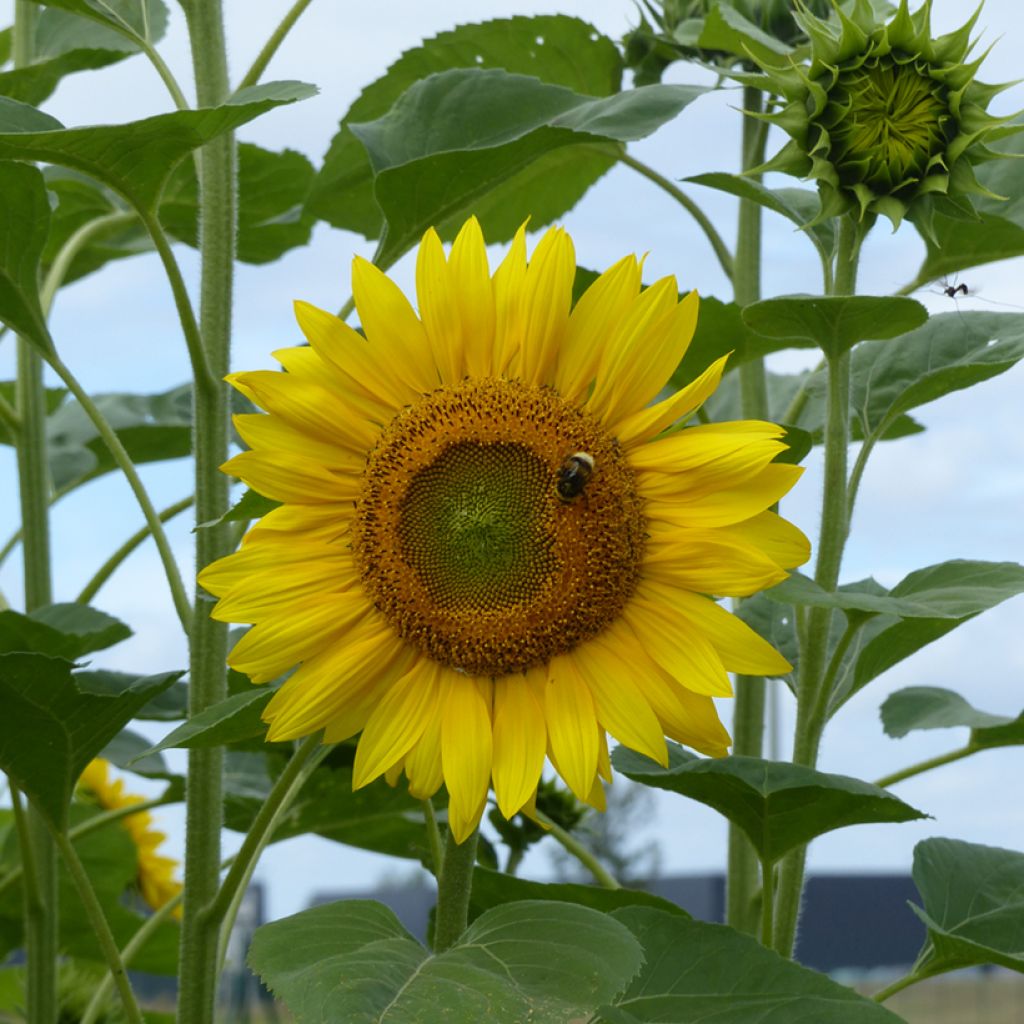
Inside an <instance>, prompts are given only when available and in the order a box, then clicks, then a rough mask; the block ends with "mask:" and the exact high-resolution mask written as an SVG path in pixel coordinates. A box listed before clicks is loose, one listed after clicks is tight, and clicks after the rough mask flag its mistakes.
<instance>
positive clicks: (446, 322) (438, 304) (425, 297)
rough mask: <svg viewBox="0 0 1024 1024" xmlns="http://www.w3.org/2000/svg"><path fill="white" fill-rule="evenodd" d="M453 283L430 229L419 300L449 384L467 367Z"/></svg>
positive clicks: (420, 264)
mask: <svg viewBox="0 0 1024 1024" xmlns="http://www.w3.org/2000/svg"><path fill="white" fill-rule="evenodd" d="M453 284H454V282H453V281H452V280H451V277H450V275H449V273H448V262H447V260H446V259H445V256H444V247H443V246H442V245H441V239H440V238H439V237H438V235H437V232H436V231H435V230H434V229H433V228H430V229H429V230H428V231H427V233H426V234H425V235H424V236H423V240H422V241H421V242H420V248H419V252H418V254H417V256H416V297H417V299H418V300H419V306H420V316H421V317H422V318H423V326H424V327H425V328H426V331H427V337H428V338H429V339H430V347H431V349H432V350H433V353H434V360H435V362H436V363H437V368H438V370H439V371H440V374H441V380H442V381H443V382H444V383H445V384H454V383H455V382H456V381H459V380H461V379H462V377H463V374H464V373H465V366H466V360H465V352H464V349H463V345H462V318H461V316H460V313H459V296H458V294H457V293H456V291H455V288H454V287H453Z"/></svg>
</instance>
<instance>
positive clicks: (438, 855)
mask: <svg viewBox="0 0 1024 1024" xmlns="http://www.w3.org/2000/svg"><path fill="white" fill-rule="evenodd" d="M421 802H422V804H423V824H424V825H425V826H426V829H427V845H428V846H429V847H430V859H431V861H432V862H433V864H432V867H433V871H434V877H435V878H440V877H441V867H442V865H443V864H444V847H443V846H442V845H441V830H440V829H439V828H438V827H437V815H436V814H434V802H433V801H432V800H431V799H430V798H429V797H428V798H427V799H426V800H423V801H421Z"/></svg>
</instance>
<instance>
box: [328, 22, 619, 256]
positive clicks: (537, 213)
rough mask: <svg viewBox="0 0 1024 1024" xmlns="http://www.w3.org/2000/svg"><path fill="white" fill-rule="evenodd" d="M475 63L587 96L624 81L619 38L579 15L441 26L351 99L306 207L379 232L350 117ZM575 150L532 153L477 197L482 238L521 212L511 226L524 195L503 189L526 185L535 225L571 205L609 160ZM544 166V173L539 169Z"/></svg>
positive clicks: (367, 171)
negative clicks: (567, 155)
mask: <svg viewBox="0 0 1024 1024" xmlns="http://www.w3.org/2000/svg"><path fill="white" fill-rule="evenodd" d="M477 67H483V68H488V67H500V68H504V69H505V70H506V71H511V72H515V73H518V74H522V75H533V76H534V77H536V78H539V79H541V81H544V82H550V83H552V84H554V85H562V86H565V87H566V88H569V89H574V90H576V91H577V92H581V93H586V94H587V95H589V96H608V95H610V94H611V93H614V92H618V91H619V88H620V85H621V80H622V58H621V57H620V56H619V52H618V49H617V47H616V46H615V44H614V43H613V42H612V40H610V39H608V38H607V37H605V36H603V35H600V34H599V33H598V32H597V31H596V30H595V29H594V28H593V26H591V25H589V24H587V22H585V21H580V20H579V19H577V18H570V17H566V16H564V15H553V16H552V15H540V16H538V17H533V18H524V17H515V18H499V19H494V20H492V21H485V22H482V23H480V24H469V25H459V26H457V27H456V28H454V29H452V30H451V31H449V32H441V33H440V34H438V35H436V36H434V37H432V38H430V39H427V40H424V42H423V43H422V44H421V45H420V46H417V47H414V48H413V49H411V50H407V51H406V52H405V53H403V54H402V56H401V57H400V58H399V59H398V60H397V61H395V63H394V64H392V65H391V67H389V68H388V70H387V73H386V74H385V75H383V76H382V77H381V78H378V79H377V81H375V82H373V83H371V84H370V85H368V86H367V87H366V88H365V89H364V90H363V92H362V93H361V94H360V96H359V97H358V99H357V100H356V101H355V103H353V104H352V106H351V107H350V108H349V110H348V112H347V113H346V114H345V116H344V117H343V118H342V120H341V126H340V130H339V132H338V134H337V135H335V137H334V138H333V140H332V141H331V146H330V149H329V150H328V151H327V155H326V156H325V157H324V163H323V167H322V168H321V169H320V172H319V174H318V175H317V179H316V181H315V183H314V186H313V190H312V193H311V195H310V200H309V208H310V210H311V211H312V213H313V214H314V215H315V216H317V217H320V218H321V219H323V220H326V221H327V222H328V223H329V224H332V225H333V226H334V227H337V228H347V229H349V230H352V231H358V232H360V233H361V234H363V235H365V236H366V237H367V238H377V237H379V236H380V233H381V231H382V230H383V227H384V218H383V215H382V214H381V210H380V207H379V206H378V205H377V201H376V199H375V198H374V193H373V170H372V169H371V167H370V162H369V159H368V158H367V155H366V150H365V149H364V148H363V147H362V145H361V144H360V143H359V142H358V141H357V139H356V137H355V136H354V135H353V134H352V131H351V130H350V128H349V124H350V123H351V122H353V121H370V120H372V119H374V118H377V117H381V116H382V115H384V114H386V113H387V111H388V110H389V109H390V108H391V107H392V105H393V104H394V103H395V101H396V100H397V99H398V98H399V97H400V96H401V95H402V93H403V92H405V91H406V89H408V88H409V87H410V86H412V85H413V84H414V83H415V82H417V81H419V80H420V79H421V78H425V77H427V75H431V74H434V73H436V72H438V71H444V70H446V69H450V68H477ZM572 155H573V157H574V159H573V160H572V162H571V164H570V165H567V164H566V161H565V160H564V159H563V157H562V154H552V157H551V158H549V160H550V161H557V162H558V165H557V166H555V165H554V164H553V163H550V162H549V161H548V160H544V159H542V160H540V161H538V162H537V164H535V165H533V166H534V168H537V169H538V170H539V172H540V173H538V171H535V170H533V169H532V168H527V169H526V170H524V171H523V172H522V176H514V177H513V178H512V179H510V180H509V181H508V182H507V183H506V185H505V186H503V187H501V188H499V189H497V190H496V191H495V193H493V194H492V197H491V201H488V200H487V199H485V200H483V201H482V203H481V205H480V207H479V208H478V210H477V213H478V215H479V216H480V218H481V223H482V224H483V228H484V233H485V234H486V236H487V238H489V239H490V240H491V241H493V242H499V241H507V240H508V239H509V238H511V237H512V233H513V232H514V231H515V229H516V228H517V227H518V226H519V224H520V223H521V221H522V219H523V218H522V217H520V218H519V220H518V221H516V222H515V223H514V224H513V225H512V226H511V229H509V227H508V226H507V224H508V221H509V217H508V214H509V210H510V208H511V207H514V208H515V210H516V212H518V211H519V209H520V207H521V205H522V203H521V200H516V201H512V202H503V201H502V197H503V195H504V196H506V197H508V198H513V197H514V196H515V195H516V193H521V192H522V191H524V190H528V191H529V193H530V196H531V210H530V213H531V214H532V223H533V224H534V226H540V225H543V224H546V223H548V222H549V221H551V220H554V219H555V218H556V217H558V216H560V215H561V214H562V213H564V212H565V211H566V210H569V209H570V208H571V207H572V206H573V205H574V204H575V203H576V202H577V200H578V199H579V198H580V196H582V195H583V193H584V192H585V191H586V190H587V188H589V187H590V185H591V184H593V182H594V181H595V180H596V179H597V178H599V177H600V176H601V175H602V174H603V173H604V172H605V171H606V170H607V169H608V166H609V162H608V160H607V159H606V158H604V157H602V156H600V155H599V154H584V153H582V152H575V153H573V154H572ZM541 165H544V166H541ZM545 167H546V170H547V171H548V173H542V172H543V171H544V170H545ZM531 171H533V173H531ZM566 172H569V174H570V175H571V176H567V174H566Z"/></svg>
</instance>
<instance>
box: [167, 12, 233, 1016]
mask: <svg viewBox="0 0 1024 1024" xmlns="http://www.w3.org/2000/svg"><path fill="white" fill-rule="evenodd" d="M182 6H183V8H184V10H185V20H186V23H187V26H188V35H189V43H190V45H191V49H192V63H193V67H194V69H195V82H196V101H197V105H198V106H200V107H214V106H219V105H220V104H221V103H223V102H225V101H226V100H227V99H228V96H229V93H230V87H229V84H228V69H227V52H226V43H225V39H224V16H223V11H222V5H221V0H186V2H184V3H183V4H182ZM235 149H236V147H235V137H234V133H231V132H227V133H225V134H223V135H221V136H218V137H217V138H216V139H214V140H212V141H211V142H209V143H207V144H206V145H205V146H203V148H202V149H200V150H199V151H198V152H197V154H196V159H197V170H198V179H199V241H200V261H201V271H200V297H199V328H200V339H199V340H200V345H201V351H202V353H203V355H204V362H205V367H204V369H205V371H208V373H209V375H210V381H209V386H203V383H202V381H201V380H200V379H199V377H198V373H197V380H196V391H195V414H194V419H193V433H192V439H193V450H194V452H195V496H196V522H198V523H209V522H213V521H215V520H218V519H220V517H221V516H222V515H223V514H224V512H225V511H226V510H227V508H228V505H229V496H228V479H227V477H226V476H225V475H224V474H223V473H222V472H221V471H220V466H221V464H222V463H223V462H225V461H226V460H227V457H228V445H229V441H230V430H229V427H230V421H229V408H228V400H227V389H226V387H225V386H224V385H223V384H221V383H220V382H221V380H222V378H223V377H224V375H225V374H226V373H227V372H228V368H229V364H230V352H231V305H232V299H233V281H234V256H235V250H234V246H235V231H236V207H235V196H236V190H237V185H238V180H237V179H238V175H237V168H236V163H235ZM190 351H191V346H190ZM204 376H205V373H204ZM229 537H230V531H229V530H228V529H227V526H226V524H224V525H221V526H211V527H209V528H207V529H203V530H199V531H197V533H196V570H197V572H198V571H199V570H202V569H204V568H205V567H206V566H207V565H209V564H210V563H211V562H214V561H216V560H217V559H219V558H222V557H224V556H225V555H227V554H229V553H230V543H229ZM209 608H210V606H209V603H208V602H206V601H204V600H202V599H200V597H199V595H198V593H197V597H196V601H195V616H194V618H193V622H192V629H191V631H190V640H191V651H190V670H189V679H190V685H189V717H190V718H193V717H195V716H196V715H198V714H200V713H201V712H202V711H204V710H206V709H207V708H209V707H212V706H213V705H214V704H216V703H218V702H219V701H221V700H223V699H224V698H225V697H226V696H227V673H226V671H225V663H226V660H227V646H228V633H227V625H226V624H225V623H221V622H215V621H214V620H213V619H211V618H210V615H209ZM223 776H224V749H223V747H209V748H206V749H199V748H196V749H193V750H190V751H189V756H188V781H187V784H186V791H185V837H186V839H185V894H186V895H185V904H184V916H183V920H182V928H181V947H180V948H181V953H180V958H179V975H178V1021H179V1022H180V1024H213V1018H214V1003H215V1000H216V995H217V968H218V960H217V955H218V943H219V921H218V920H217V918H216V916H215V915H213V914H211V913H210V910H211V908H212V906H213V904H214V901H215V900H216V899H217V894H218V890H219V882H220V842H221V825H222V820H223V796H222V794H223V785H224V778H223Z"/></svg>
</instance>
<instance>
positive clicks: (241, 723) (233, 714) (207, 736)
mask: <svg viewBox="0 0 1024 1024" xmlns="http://www.w3.org/2000/svg"><path fill="white" fill-rule="evenodd" d="M273 695H274V694H273V691H272V690H268V689H267V688H266V687H262V688H260V689H252V690H250V691H249V692H248V693H236V694H233V695H232V696H230V697H227V698H225V699H224V700H222V701H220V702H218V703H217V704H214V705H213V706H211V707H208V708H207V709H206V710H205V711H200V712H199V714H197V715H193V716H192V718H190V719H189V720H188V721H187V722H184V723H183V724H182V725H179V726H178V728H177V729H174V730H173V731H171V732H170V733H168V734H167V735H166V736H165V737H164V738H163V739H162V740H161V741H160V742H159V743H157V744H155V745H153V746H149V745H148V744H147V747H146V749H145V750H144V751H140V752H139V755H138V758H143V757H152V756H154V755H158V754H159V752H160V751H161V750H170V749H172V748H174V747H187V748H193V747H219V746H221V745H223V744H226V743H234V742H235V741H237V740H247V739H252V738H254V737H257V736H265V735H266V732H267V723H266V722H264V721H263V720H262V718H260V715H261V713H262V712H263V709H264V708H265V707H266V706H267V703H268V702H269V701H270V698H271V697H273Z"/></svg>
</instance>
